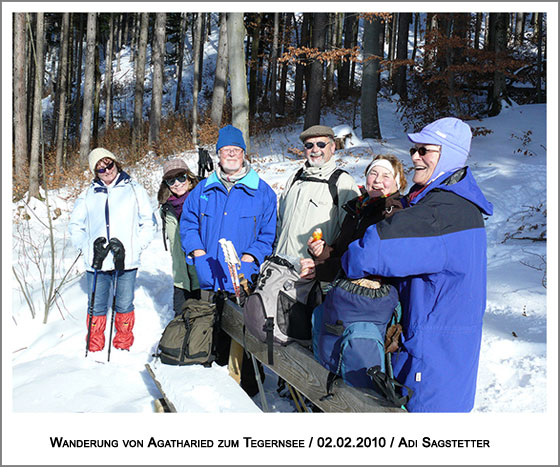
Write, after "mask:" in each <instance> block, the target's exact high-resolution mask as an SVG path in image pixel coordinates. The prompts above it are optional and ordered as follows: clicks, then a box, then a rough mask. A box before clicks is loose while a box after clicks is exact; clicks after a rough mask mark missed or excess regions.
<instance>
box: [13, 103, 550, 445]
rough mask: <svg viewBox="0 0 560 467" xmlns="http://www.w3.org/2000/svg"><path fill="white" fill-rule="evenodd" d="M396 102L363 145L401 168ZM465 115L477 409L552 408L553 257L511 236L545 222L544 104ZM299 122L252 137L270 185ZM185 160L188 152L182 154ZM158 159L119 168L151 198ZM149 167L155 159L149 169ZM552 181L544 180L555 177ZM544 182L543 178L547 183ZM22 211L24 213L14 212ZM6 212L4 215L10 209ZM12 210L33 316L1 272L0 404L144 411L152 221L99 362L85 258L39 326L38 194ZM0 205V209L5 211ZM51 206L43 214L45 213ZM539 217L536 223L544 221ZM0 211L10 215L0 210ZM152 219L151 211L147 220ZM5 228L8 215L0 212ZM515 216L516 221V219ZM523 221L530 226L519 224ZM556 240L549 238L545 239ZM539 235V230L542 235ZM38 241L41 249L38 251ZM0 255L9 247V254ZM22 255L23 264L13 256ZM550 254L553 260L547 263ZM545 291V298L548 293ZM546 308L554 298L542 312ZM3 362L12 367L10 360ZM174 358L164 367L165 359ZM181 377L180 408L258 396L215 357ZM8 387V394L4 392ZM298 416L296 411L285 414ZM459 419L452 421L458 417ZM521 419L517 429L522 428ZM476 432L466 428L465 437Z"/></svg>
mask: <svg viewBox="0 0 560 467" xmlns="http://www.w3.org/2000/svg"><path fill="white" fill-rule="evenodd" d="M393 105H394V104H389V103H386V102H383V103H382V105H381V108H380V113H381V115H382V134H383V135H385V138H384V139H383V141H382V142H380V143H376V144H375V145H374V147H373V150H374V151H375V152H377V151H383V152H391V153H394V154H397V155H399V156H400V157H401V158H402V160H403V161H404V162H405V164H406V165H407V167H409V166H410V161H409V158H408V157H406V154H407V151H408V147H409V145H410V144H409V143H408V142H407V139H406V137H405V134H404V132H403V130H402V128H401V127H400V123H399V121H398V119H397V118H396V116H395V112H394V108H393V107H392V106H393ZM324 121H325V123H326V124H329V125H332V126H334V127H337V126H339V125H344V124H346V123H347V122H344V121H340V119H339V117H338V116H336V115H334V114H329V115H326V116H325V119H324ZM471 123H475V124H476V126H481V127H485V128H487V129H490V130H492V133H490V134H488V135H486V136H478V137H476V138H475V139H474V141H473V144H472V150H471V156H470V158H469V161H468V164H469V165H470V166H471V167H472V169H473V172H474V175H475V177H476V179H477V180H478V182H479V184H480V186H481V188H482V190H483V191H484V193H485V194H486V196H487V197H488V199H489V200H490V201H491V202H492V203H493V205H494V212H495V213H494V215H493V216H492V217H490V218H488V220H487V233H488V307H487V313H486V316H485V321H484V331H483V343H482V351H481V358H480V369H479V381H478V389H477V396H476V402H475V408H474V410H473V412H475V413H488V414H499V413H507V414H543V415H546V414H550V413H551V411H552V413H555V410H556V407H557V403H556V397H555V395H556V390H557V387H556V383H557V365H556V362H557V339H556V337H555V336H554V337H553V338H552V339H550V338H547V331H548V330H550V329H556V328H557V315H556V313H555V311H556V310H557V308H556V306H555V305H554V303H557V301H555V300H556V299H557V292H556V280H555V279H554V277H552V280H551V281H547V282H548V284H552V285H551V286H549V288H545V287H544V285H543V280H545V278H546V269H544V268H545V267H548V274H549V275H550V274H551V272H553V273H555V271H556V269H555V268H556V263H555V259H554V258H552V257H551V256H549V255H547V242H542V241H537V242H534V241H531V240H517V239H515V238H511V237H515V236H520V237H535V238H538V237H539V236H540V235H541V233H543V232H545V231H547V232H546V235H547V237H549V239H550V236H551V235H554V236H555V234H556V232H555V231H554V230H555V229H551V227H553V226H551V225H550V218H551V217H552V218H553V219H555V215H554V214H552V216H551V215H550V214H549V216H548V219H547V217H546V216H545V214H544V213H546V210H547V196H546V194H547V190H546V186H547V185H546V184H547V174H550V173H555V171H554V170H553V169H552V172H551V165H552V166H553V165H554V164H552V163H551V161H550V158H549V161H548V163H549V167H547V157H546V154H547V152H546V150H545V148H546V144H547V143H546V107H545V106H544V105H529V106H518V107H512V108H509V109H506V110H504V111H503V112H502V114H501V115H500V116H498V117H494V118H489V119H485V120H482V121H480V122H471ZM528 130H531V131H532V134H531V141H530V143H528V144H527V145H526V147H524V149H528V150H529V151H531V153H532V154H534V155H532V156H524V155H520V154H519V153H516V150H517V149H518V148H519V147H521V146H522V144H521V143H520V141H519V140H518V139H516V138H515V137H514V136H512V135H523V134H524V133H525V132H527V131H528ZM298 134H299V129H298V127H296V126H294V127H293V128H288V129H283V130H278V131H276V132H273V133H271V134H270V135H268V136H267V137H266V138H255V139H254V140H253V147H254V150H255V152H256V153H257V154H259V156H258V157H257V158H255V160H254V162H253V167H255V169H256V170H257V171H258V172H259V174H260V175H261V176H262V177H263V179H265V180H266V181H267V182H268V183H269V184H270V185H271V186H273V187H274V188H275V189H276V191H277V192H278V193H279V192H280V191H281V190H282V189H283V184H284V183H285V181H286V179H287V177H288V175H289V174H290V173H292V172H293V171H295V170H296V169H297V167H299V165H300V164H301V160H299V159H297V158H295V157H294V156H289V155H287V153H286V150H285V149H286V146H293V147H297V146H298V144H297V136H298ZM352 141H353V144H354V146H353V147H351V148H349V149H344V150H340V151H339V152H338V153H337V155H336V158H337V160H339V162H340V165H341V166H343V167H344V168H345V169H346V170H348V171H349V172H350V173H351V174H352V175H354V176H355V178H356V179H357V180H359V181H362V173H363V169H364V168H365V166H366V165H367V163H368V160H369V159H370V149H369V147H368V145H367V143H364V142H361V141H360V140H359V138H358V137H357V136H356V135H355V134H354V135H352ZM183 157H184V158H185V160H186V161H187V163H188V164H189V165H190V166H191V167H193V169H194V168H195V163H196V158H195V155H194V153H192V152H190V153H185V154H184V155H183ZM157 164H158V162H151V163H147V162H146V161H145V162H143V163H141V164H139V166H138V167H136V168H131V169H130V173H131V174H132V176H133V177H134V178H136V179H138V180H141V181H142V182H143V183H144V185H146V187H147V188H148V189H149V190H150V194H151V195H152V197H153V206H154V209H156V201H155V191H156V188H157V186H158V183H159V180H160V178H161V169H160V168H158V165H157ZM154 167H155V168H154ZM553 183H554V181H553ZM551 191H554V190H551ZM50 201H51V203H52V205H53V210H54V208H59V209H60V215H59V216H58V217H57V218H56V219H55V220H53V225H54V227H55V230H56V257H57V258H59V259H58V260H59V261H60V268H59V270H58V273H59V274H63V273H64V272H66V270H67V269H68V268H69V267H70V265H71V264H72V262H73V261H74V259H75V256H76V253H75V251H74V250H73V249H72V247H71V246H70V245H69V244H68V242H67V238H66V225H67V222H68V217H69V214H70V212H71V210H72V206H73V202H72V201H73V199H72V198H71V197H70V198H69V193H68V192H67V191H66V190H60V191H53V192H50ZM25 213H28V216H29V217H30V218H29V219H28V220H26V219H25V217H26V216H25ZM8 214H9V213H8ZM11 215H12V219H13V221H14V223H13V225H12V238H11V239H10V238H9V231H8V230H7V229H6V228H5V229H3V236H4V251H5V253H6V247H8V248H9V246H8V245H9V244H10V240H11V241H12V248H13V252H14V254H13V256H12V264H13V265H14V267H16V268H21V267H23V268H24V270H25V276H26V278H27V280H28V283H29V284H30V286H31V287H33V293H32V297H33V301H34V303H35V305H36V307H37V310H36V313H37V317H36V318H35V319H32V317H31V312H30V310H29V308H28V306H27V304H26V302H25V300H24V299H23V297H22V294H21V293H20V292H19V290H18V284H17V282H15V281H14V280H13V275H12V274H11V273H10V271H9V270H8V271H6V269H7V262H5V263H4V270H5V276H4V277H9V278H10V279H11V290H10V289H8V287H7V285H8V284H9V283H10V280H8V281H4V282H3V289H4V294H3V300H4V302H6V301H8V303H9V301H11V303H10V304H9V305H8V306H4V309H5V310H11V316H9V313H4V314H3V357H4V371H3V372H4V378H5V379H4V394H5V395H6V393H8V395H9V397H7V399H8V400H5V401H4V402H5V403H6V405H7V407H5V408H6V409H7V410H8V411H13V412H14V414H22V413H28V414H39V413H48V414H51V415H52V414H53V413H64V414H68V413H83V412H88V413H92V412H93V413H100V414H108V413H109V414H110V413H113V414H114V413H123V412H136V413H137V412H142V413H144V414H149V413H152V412H153V400H154V398H156V397H158V393H157V389H156V388H155V386H154V385H153V383H152V382H151V380H150V378H149V376H148V375H147V373H146V371H145V369H144V364H145V363H146V362H150V361H152V360H153V357H152V354H153V352H154V351H155V349H156V346H157V343H158V340H159V337H160V335H161V332H162V331H163V328H164V327H165V325H166V324H167V322H168V321H169V320H170V319H171V318H172V314H173V312H172V309H171V302H172V298H171V289H172V280H171V275H170V271H171V261H170V257H169V255H168V253H167V252H165V251H164V249H163V242H162V240H161V232H160V231H158V232H157V234H156V235H155V236H154V239H153V241H152V243H151V245H150V246H149V247H148V249H147V250H146V251H145V253H144V255H143V257H142V267H141V268H140V270H139V273H138V280H137V287H136V295H135V307H136V314H137V321H136V328H135V336H136V340H135V343H134V345H133V347H132V349H131V351H130V352H123V351H117V350H114V349H113V351H112V352H111V361H110V362H107V352H106V350H105V351H103V352H99V353H90V354H89V355H88V357H87V358H84V351H85V344H84V338H85V332H86V326H85V314H86V306H87V298H86V286H85V278H84V277H83V275H81V274H80V273H81V272H82V271H83V264H82V262H81V258H80V260H78V262H77V271H78V274H77V275H74V276H73V279H72V281H71V282H70V284H69V285H67V286H66V287H64V288H63V289H62V290H61V293H60V299H59V300H58V301H57V305H56V306H55V307H54V308H53V309H52V310H51V312H50V314H49V317H48V321H47V324H43V323H42V320H43V312H42V310H41V303H42V298H41V293H42V292H41V291H42V288H41V287H40V285H39V284H38V280H39V277H38V275H37V274H38V269H37V267H35V266H34V264H33V262H32V261H30V260H25V258H26V256H25V255H24V252H23V250H20V248H21V247H22V246H23V247H24V248H25V249H26V251H28V252H29V250H30V246H29V244H26V245H22V244H21V239H22V238H23V237H24V236H25V229H24V227H26V226H28V228H29V229H30V234H31V236H30V239H32V243H33V242H34V243H35V244H37V243H38V244H39V245H41V246H42V245H43V243H46V233H45V228H44V226H43V225H42V224H41V222H43V223H45V222H46V221H45V219H46V217H45V216H46V212H45V205H44V203H41V202H39V201H37V200H33V201H31V203H30V204H29V205H28V206H26V205H25V204H24V203H22V202H19V203H16V204H14V205H13V206H12V207H11ZM5 216H6V213H5ZM53 217H54V216H53ZM547 220H548V229H547ZM8 221H9V220H8ZM158 221H159V219H158ZM4 225H5V226H7V225H8V224H7V223H5V224H4ZM523 225H525V226H526V228H525V229H524V230H521V231H520V230H519V228H520V227H521V226H523ZM531 226H534V227H531ZM552 241H553V242H555V241H556V238H555V237H553V238H552ZM550 242H551V240H549V242H548V243H549V244H550ZM46 252H48V250H45V253H44V255H45V256H46ZM6 257H9V250H8V252H7V256H6ZM26 261H27V264H26V263H25V262H26ZM551 264H552V267H553V269H551ZM547 292H548V298H549V304H548V305H547ZM547 309H550V310H554V311H553V313H547ZM10 370H11V371H10ZM174 370H176V369H174ZM180 371H181V372H182V373H183V377H184V386H183V388H182V389H184V391H185V392H186V393H188V400H189V401H190V403H182V405H181V410H182V411H184V412H194V413H203V412H214V413H224V412H244V413H250V412H253V411H256V410H258V408H259V407H260V400H259V397H258V396H256V397H254V398H253V400H250V399H249V398H248V397H247V396H246V394H245V393H244V392H243V391H242V390H240V389H239V388H238V387H233V386H232V385H231V384H225V382H224V381H225V380H224V378H227V371H226V369H225V368H221V367H217V366H216V365H214V366H212V368H209V369H205V368H198V367H192V368H181V369H180ZM266 387H267V395H268V398H269V400H270V401H272V405H273V410H274V411H277V412H294V411H295V408H294V406H293V405H291V404H290V403H289V401H288V400H286V399H282V398H279V397H278V396H277V395H276V394H275V388H276V385H275V381H274V378H273V377H272V376H271V375H268V376H267V379H266ZM10 398H11V400H10ZM294 416H296V415H294ZM461 423H462V422H461ZM526 428H527V427H526ZM474 434H475V433H470V436H474Z"/></svg>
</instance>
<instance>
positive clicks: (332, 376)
mask: <svg viewBox="0 0 560 467" xmlns="http://www.w3.org/2000/svg"><path fill="white" fill-rule="evenodd" d="M338 378H340V376H339V375H337V374H336V373H333V372H332V371H329V375H328V376H327V384H326V388H327V393H326V394H325V395H324V396H322V397H321V398H320V399H319V400H320V401H327V400H329V399H330V398H331V397H332V396H333V395H334V394H333V392H332V386H333V384H334V382H335V381H336V380H337V379H338Z"/></svg>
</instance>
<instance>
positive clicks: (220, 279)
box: [180, 169, 276, 292]
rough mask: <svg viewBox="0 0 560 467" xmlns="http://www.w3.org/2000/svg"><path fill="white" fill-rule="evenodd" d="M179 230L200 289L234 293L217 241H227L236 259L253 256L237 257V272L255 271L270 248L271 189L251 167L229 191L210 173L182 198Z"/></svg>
mask: <svg viewBox="0 0 560 467" xmlns="http://www.w3.org/2000/svg"><path fill="white" fill-rule="evenodd" d="M180 232H181V241H182V245H183V250H184V251H185V254H186V255H187V263H188V264H193V261H194V265H195V267H196V272H197V275H198V280H199V283H200V288H201V289H204V290H214V291H217V290H225V291H228V292H233V291H234V290H233V286H232V282H231V277H230V273H229V269H228V266H227V264H226V262H225V260H224V254H223V252H222V248H221V246H220V244H219V240H220V239H222V238H225V239H226V240H230V241H231V242H232V243H233V246H234V247H235V250H236V251H237V254H238V256H239V258H241V256H242V255H243V254H244V253H247V254H250V255H252V256H253V257H254V258H255V262H254V263H249V262H247V263H246V262H242V263H241V270H240V271H239V273H243V275H244V276H245V277H246V278H247V279H249V280H250V279H251V276H252V275H253V274H258V272H259V266H260V264H262V262H263V261H264V258H265V257H266V256H268V255H270V254H271V253H272V245H273V243H274V237H275V232H276V194H275V193H274V191H273V190H272V188H270V186H269V185H268V184H267V183H266V182H264V181H263V180H261V179H260V178H259V176H258V175H257V173H256V172H255V171H254V170H253V169H250V170H249V172H248V173H247V175H245V177H243V178H242V179H241V180H239V181H238V182H237V183H235V185H233V187H232V188H231V190H230V191H229V193H228V190H227V189H226V187H225V186H224V185H223V183H222V182H221V181H220V179H219V178H218V176H217V175H216V173H215V172H214V173H212V174H211V175H210V176H209V177H208V178H207V179H206V180H203V181H201V182H200V183H199V184H198V185H197V186H196V187H195V189H194V190H193V191H192V192H191V194H190V195H189V196H188V197H187V200H186V201H185V204H184V205H183V213H182V214H181V219H180ZM198 249H200V250H204V251H206V255H204V256H199V257H196V258H192V256H191V255H190V254H191V253H192V252H193V251H194V250H198Z"/></svg>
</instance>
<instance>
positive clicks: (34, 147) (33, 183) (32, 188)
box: [29, 13, 45, 198]
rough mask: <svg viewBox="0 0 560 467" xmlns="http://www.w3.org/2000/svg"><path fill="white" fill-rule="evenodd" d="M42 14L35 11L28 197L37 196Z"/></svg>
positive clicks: (40, 128) (43, 34) (40, 132)
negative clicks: (33, 78)
mask: <svg viewBox="0 0 560 467" xmlns="http://www.w3.org/2000/svg"><path fill="white" fill-rule="evenodd" d="M44 24H45V22H44V14H43V13H37V37H36V43H35V55H34V59H35V92H34V95H33V127H32V129H31V160H30V163H29V198H31V197H35V198H38V197H39V151H40V145H41V139H42V137H43V135H42V117H43V108H42V107H43V106H42V102H41V101H42V99H41V96H42V94H43V69H44V66H45V65H44V57H43V55H44V53H43V49H44V43H45V37H44V36H45V32H44Z"/></svg>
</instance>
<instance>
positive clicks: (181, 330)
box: [157, 298, 216, 365]
mask: <svg viewBox="0 0 560 467" xmlns="http://www.w3.org/2000/svg"><path fill="white" fill-rule="evenodd" d="M215 316H216V305H215V304H214V303H210V302H207V301H205V300H197V299H193V298H189V299H188V300H187V301H186V302H185V304H184V305H183V313H182V314H180V315H179V316H177V317H175V318H174V319H172V320H171V321H170V322H169V324H168V325H167V326H166V327H165V329H164V331H163V334H162V335H161V339H160V341H159V345H158V350H159V353H158V355H157V356H158V357H160V359H161V362H162V363H166V364H168V365H192V364H194V363H200V364H203V365H209V364H211V363H212V360H213V356H212V341H213V338H212V337H213V336H212V335H213V330H214V323H215Z"/></svg>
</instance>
